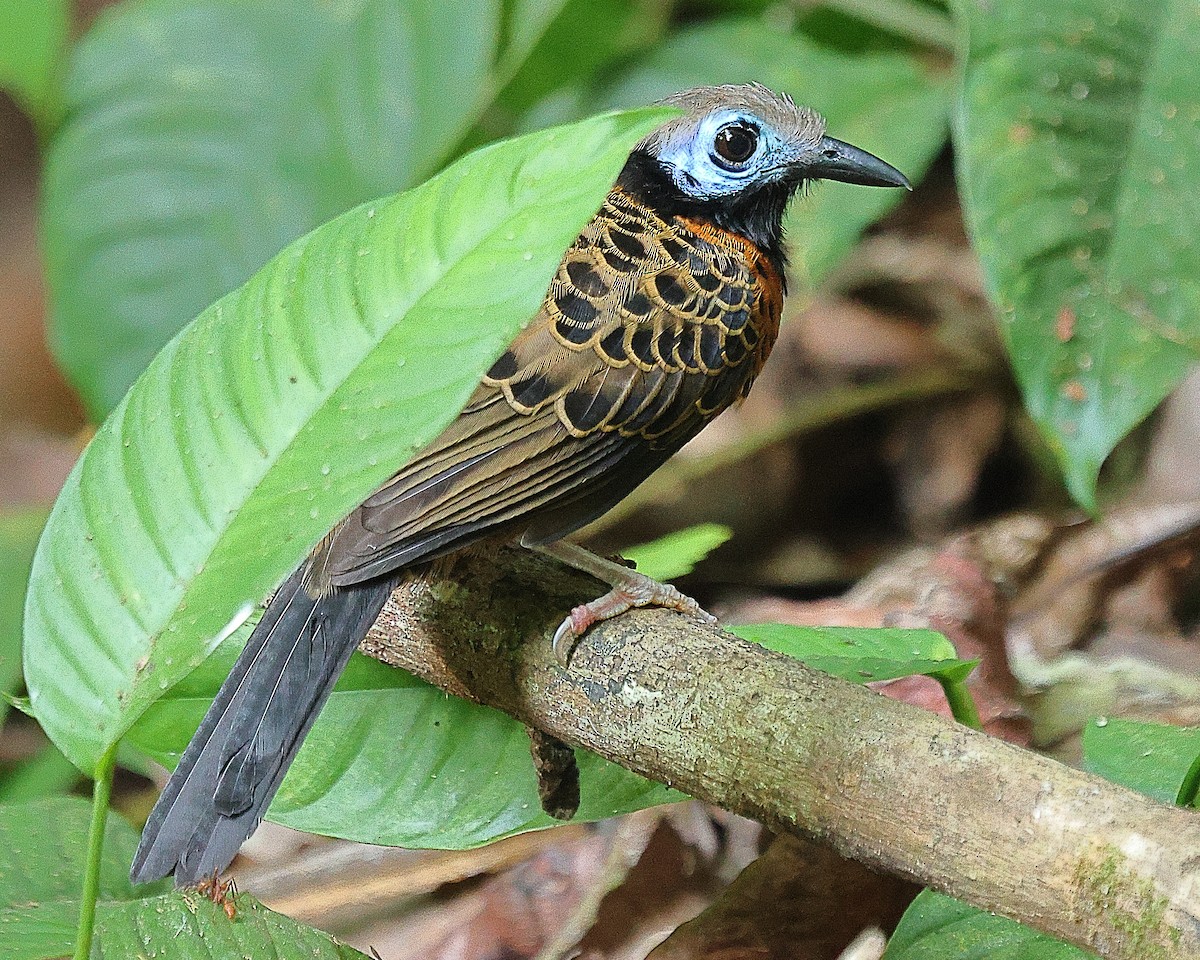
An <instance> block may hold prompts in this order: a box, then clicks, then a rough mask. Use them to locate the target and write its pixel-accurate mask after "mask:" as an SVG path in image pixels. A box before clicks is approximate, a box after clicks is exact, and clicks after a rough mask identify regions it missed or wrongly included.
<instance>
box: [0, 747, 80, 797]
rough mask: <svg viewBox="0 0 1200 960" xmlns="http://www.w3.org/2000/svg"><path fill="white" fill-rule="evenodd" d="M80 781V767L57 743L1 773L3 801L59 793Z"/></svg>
mask: <svg viewBox="0 0 1200 960" xmlns="http://www.w3.org/2000/svg"><path fill="white" fill-rule="evenodd" d="M78 782H79V771H78V770H76V769H75V767H74V765H73V764H72V763H71V761H70V760H68V759H67V758H66V757H64V756H63V754H62V751H61V750H59V749H58V747H56V746H55V745H54V744H52V743H47V744H45V745H44V746H43V747H42V748H41V749H40V750H39V751H38V752H37V753H35V754H34V755H33V756H32V757H30V758H29V759H28V760H26V761H24V762H23V763H21V764H18V765H17V766H15V767H13V768H12V769H11V770H8V771H6V772H5V773H4V774H3V775H2V776H0V803H17V802H19V801H24V800H36V799H39V798H41V797H52V796H59V795H61V794H64V793H66V792H67V791H68V790H70V789H71V788H72V787H73V786H74V785H75V784H76V783H78Z"/></svg>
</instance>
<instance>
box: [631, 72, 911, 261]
mask: <svg viewBox="0 0 1200 960" xmlns="http://www.w3.org/2000/svg"><path fill="white" fill-rule="evenodd" d="M663 103H664V104H666V105H669V106H673V107H678V108H679V109H680V110H682V111H683V113H682V115H681V116H679V117H676V118H675V119H673V120H670V121H669V122H667V123H665V124H663V126H661V127H659V128H658V129H657V130H655V131H654V132H653V133H651V134H650V135H649V136H647V137H646V138H645V139H644V140H642V141H641V143H639V144H638V145H637V147H636V148H635V149H634V152H633V155H632V156H631V158H630V165H629V167H627V170H626V175H625V176H623V178H622V180H623V181H633V183H632V184H631V183H629V182H623V185H624V186H630V185H634V186H639V187H640V188H641V192H642V193H643V194H644V195H646V197H647V199H648V200H649V201H650V202H651V203H652V204H653V205H654V206H655V207H656V209H659V210H660V212H662V213H671V212H683V213H688V214H691V215H701V216H707V217H709V218H711V219H712V220H714V221H715V222H717V223H718V224H719V225H721V226H723V227H726V228H727V229H731V230H735V231H736V232H739V233H742V234H744V235H746V236H749V237H750V239H752V240H754V241H756V242H758V243H759V244H760V245H763V246H765V247H767V248H769V249H770V248H778V245H779V241H780V235H781V226H780V224H781V222H782V218H783V211H784V208H785V207H786V206H787V202H788V200H789V199H790V198H791V196H792V195H793V194H794V193H795V192H796V190H797V189H799V188H800V187H801V186H802V185H803V184H804V183H806V182H808V181H811V180H842V181H844V182H846V183H857V184H863V185H865V186H875V187H905V188H909V183H908V180H907V179H906V178H905V176H904V174H902V173H901V172H900V171H899V170H897V169H896V168H895V167H892V166H891V165H890V164H887V163H884V161H882V160H880V159H879V158H878V157H876V156H873V155H872V154H870V153H867V152H866V151H865V150H860V149H859V148H858V147H854V146H851V145H850V144H848V143H843V142H842V141H841V140H835V139H833V138H832V137H827V136H826V135H825V120H824V118H823V117H821V115H820V114H818V113H817V112H816V111H814V110H810V109H809V108H808V107H802V106H798V105H797V104H796V103H794V102H793V101H792V99H791V98H790V97H788V96H786V95H780V94H777V93H774V92H772V91H771V90H768V89H767V88H766V87H764V86H762V85H760V84H756V83H752V84H725V85H723V86H715V87H696V88H694V89H691V90H685V91H683V92H682V93H677V94H675V95H674V96H671V97H668V98H666V99H665V100H664V101H663Z"/></svg>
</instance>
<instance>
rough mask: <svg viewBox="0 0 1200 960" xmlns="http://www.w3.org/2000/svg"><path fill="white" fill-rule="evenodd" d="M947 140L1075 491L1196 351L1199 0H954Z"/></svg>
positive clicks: (981, 246) (1023, 370)
mask: <svg viewBox="0 0 1200 960" xmlns="http://www.w3.org/2000/svg"><path fill="white" fill-rule="evenodd" d="M957 7H958V12H959V16H960V18H961V21H962V26H963V28H964V30H965V33H966V49H965V53H966V59H965V64H964V71H963V83H962V96H961V99H960V109H959V113H958V116H957V118H956V123H955V146H956V156H957V158H958V163H959V182H960V187H961V189H962V193H963V197H964V201H965V205H966V213H967V220H968V223H969V226H970V230H971V234H972V239H973V241H974V244H975V249H976V250H977V251H978V253H979V256H980V259H981V260H982V262H983V266H984V270H985V273H986V276H987V282H988V286H989V288H990V290H991V294H992V297H993V299H994V300H995V302H996V305H997V306H998V308H999V310H1000V312H1001V321H1002V329H1003V333H1004V337H1005V341H1006V343H1007V345H1008V350H1009V353H1010V354H1011V357H1012V362H1013V366H1014V368H1015V370H1016V373H1017V378H1018V379H1019V381H1020V384H1021V389H1022V391H1023V392H1024V397H1025V404H1026V406H1027V407H1028V408H1029V411H1030V413H1031V415H1032V416H1033V418H1034V420H1036V421H1037V423H1038V425H1039V427H1040V428H1041V430H1042V431H1043V433H1045V435H1046V436H1047V438H1048V439H1049V441H1050V443H1051V445H1052V446H1053V448H1054V450H1055V452H1056V454H1057V456H1058V458H1059V460H1060V462H1061V464H1062V468H1063V470H1064V472H1065V474H1066V479H1067V485H1068V487H1069V488H1070V490H1071V493H1072V495H1073V496H1074V497H1075V499H1076V500H1078V501H1079V502H1080V503H1081V504H1083V505H1085V506H1088V507H1093V506H1094V504H1095V484H1096V478H1097V475H1098V474H1099V471H1100V466H1101V464H1102V463H1103V462H1104V459H1105V457H1107V456H1108V454H1109V452H1110V451H1111V450H1112V449H1113V447H1114V446H1115V445H1116V443H1117V441H1119V440H1120V439H1121V438H1122V437H1123V436H1124V435H1125V434H1126V433H1128V432H1129V430H1130V429H1132V428H1133V426H1134V425H1136V424H1137V423H1138V422H1139V421H1140V420H1141V419H1142V418H1143V417H1145V416H1146V414H1148V413H1149V412H1150V411H1151V410H1153V409H1154V408H1155V406H1157V404H1158V403H1159V401H1160V400H1161V399H1162V398H1163V397H1164V396H1166V394H1167V393H1168V392H1169V391H1170V390H1171V389H1172V388H1173V387H1174V386H1175V384H1177V383H1178V382H1179V380H1180V379H1181V378H1182V377H1183V375H1184V374H1185V373H1186V372H1187V370H1188V368H1189V366H1190V365H1192V364H1193V363H1195V361H1196V357H1197V354H1198V352H1200V246H1198V245H1197V244H1196V243H1195V236H1194V234H1195V226H1196V223H1197V222H1198V221H1200V192H1198V191H1197V190H1196V182H1197V179H1198V178H1200V122H1198V120H1200V113H1198V111H1200V107H1198V106H1197V104H1196V91H1197V90H1198V89H1200V7H1197V5H1196V4H1195V3H1194V2H1192V0H1148V2H1145V3H1136V4H1128V3H1120V2H1118V0H1063V2H1060V3H1054V4H1045V3H1043V2H1041V0H988V2H986V3H985V2H982V0H959V3H958V4H957Z"/></svg>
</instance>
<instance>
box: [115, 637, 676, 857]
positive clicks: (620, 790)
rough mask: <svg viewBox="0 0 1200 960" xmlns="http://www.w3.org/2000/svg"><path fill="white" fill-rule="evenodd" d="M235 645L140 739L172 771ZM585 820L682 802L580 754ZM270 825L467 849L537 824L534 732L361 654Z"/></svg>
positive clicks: (141, 729) (157, 708)
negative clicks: (531, 744) (531, 737)
mask: <svg viewBox="0 0 1200 960" xmlns="http://www.w3.org/2000/svg"><path fill="white" fill-rule="evenodd" d="M238 648H239V644H237V643H234V642H230V643H226V644H223V645H222V646H221V648H220V649H219V650H218V651H217V653H215V654H214V655H213V656H212V657H210V658H209V659H208V660H207V661H205V662H204V663H203V664H202V665H201V666H200V667H199V668H198V669H197V670H195V671H194V672H193V673H192V674H191V675H190V676H189V677H187V679H185V680H184V681H183V682H182V683H180V684H177V685H176V686H175V687H174V688H173V689H172V690H171V691H170V692H169V693H167V694H166V696H164V697H163V698H161V699H160V700H158V702H156V703H155V704H154V705H153V706H152V707H151V708H150V709H149V710H147V711H146V713H145V714H144V715H143V716H142V718H141V719H140V720H139V721H138V722H137V723H136V724H135V725H134V726H133V728H132V729H131V730H130V731H129V734H128V738H129V740H130V741H131V742H132V743H133V744H134V745H135V746H137V747H139V748H140V749H142V750H144V751H145V752H146V753H148V754H150V755H151V756H154V757H155V758H156V759H158V760H160V761H161V762H163V763H165V764H168V765H171V766H173V765H174V764H175V762H176V761H177V760H178V758H179V754H180V753H181V752H182V750H183V748H184V746H185V745H186V744H187V741H188V739H189V738H190V737H191V735H192V732H193V731H194V730H195V729H196V726H197V725H198V724H199V722H200V718H201V717H202V716H203V715H204V711H205V710H207V709H208V705H209V703H210V701H211V700H212V698H213V696H214V695H215V694H216V691H217V688H218V687H219V686H220V684H221V681H222V680H223V679H224V678H225V675H226V674H227V673H228V672H229V669H230V667H231V666H232V665H233V659H234V657H236V655H237V653H238ZM578 760H579V766H580V779H581V793H582V803H581V806H580V810H579V814H578V815H577V819H578V820H599V819H603V818H605V817H610V816H614V815H616V814H619V813H628V812H630V811H632V810H639V809H641V808H643V807H648V806H653V805H655V804H660V803H670V802H673V801H676V800H680V799H683V797H682V795H681V794H678V793H675V792H674V791H671V790H668V789H667V788H666V787H663V786H661V785H659V784H656V783H651V782H650V781H648V780H644V779H642V778H641V777H638V776H635V775H634V774H632V773H629V772H628V771H626V770H624V769H622V768H621V767H618V766H616V765H615V764H611V763H608V762H607V761H605V760H602V759H600V758H599V757H597V756H595V755H593V754H590V753H587V752H585V751H579V752H578ZM269 817H270V819H271V820H273V821H275V822H277V823H283V824H287V825H288V826H291V827H295V828H296V829H299V830H307V831H310V832H314V833H322V834H326V835H332V836H339V837H345V838H348V839H353V840H360V841H363V842H367V843H379V844H387V845H391V846H404V847H435V848H439V849H463V848H467V847H472V846H478V845H480V844H483V843H488V842H490V841H492V840H495V839H498V838H500V837H504V836H508V835H510V834H513V833H519V832H522V831H525V830H530V829H535V828H538V827H547V826H551V825H553V824H554V823H556V822H557V821H554V820H551V819H550V818H549V817H547V816H546V815H545V814H543V813H542V811H541V806H540V804H539V802H538V796H537V783H536V779H535V776H534V772H533V765H532V764H531V763H530V759H529V737H528V735H527V734H526V733H525V730H524V728H523V727H522V726H521V725H520V724H518V723H517V722H516V721H514V720H512V719H511V718H509V717H507V716H505V715H504V714H502V713H499V712H498V711H495V710H491V709H488V708H487V707H481V706H478V705H476V704H472V703H467V702H466V701H465V700H460V699H458V698H456V697H448V696H447V695H446V694H445V693H443V692H442V691H441V690H439V689H437V688H436V687H432V686H430V685H429V684H427V683H425V682H423V681H421V680H418V679H416V678H415V677H413V676H412V675H410V674H408V673H406V672H405V671H403V670H398V669H395V668H393V667H388V666H385V665H384V664H381V663H379V662H378V661H375V660H371V659H368V658H367V657H363V656H359V655H357V654H356V655H355V656H354V657H353V658H352V659H351V661H350V665H349V667H348V668H347V670H346V672H345V674H343V676H342V678H341V680H340V681H339V682H338V685H337V688H336V689H335V691H334V693H333V695H332V696H331V697H330V699H329V702H328V703H327V704H326V706H325V708H324V709H323V710H322V712H321V716H320V717H319V718H318V720H317V722H316V724H315V725H314V726H313V729H312V731H311V732H310V733H309V735H308V737H307V739H306V740H305V742H304V745H303V746H302V747H301V748H300V753H299V755H298V756H297V757H296V761H295V763H294V764H293V765H292V768H291V769H290V770H289V771H288V775H287V778H286V779H285V780H284V782H283V786H282V788H281V789H280V792H279V794H278V795H277V796H276V798H275V801H274V802H273V803H272V805H271V811H270V814H269Z"/></svg>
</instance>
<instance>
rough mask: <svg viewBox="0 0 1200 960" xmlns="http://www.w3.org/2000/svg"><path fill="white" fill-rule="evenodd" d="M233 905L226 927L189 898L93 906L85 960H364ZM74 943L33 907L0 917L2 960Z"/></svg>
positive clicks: (57, 951)
mask: <svg viewBox="0 0 1200 960" xmlns="http://www.w3.org/2000/svg"><path fill="white" fill-rule="evenodd" d="M234 903H235V908H236V916H235V918H234V919H233V920H230V919H229V917H228V916H226V914H225V911H224V909H223V908H222V907H221V906H220V905H219V904H216V903H213V902H212V901H211V900H209V899H208V898H206V897H205V896H203V895H202V894H199V893H196V892H194V891H189V892H186V893H183V892H177V893H167V894H163V895H161V896H157V897H152V898H148V899H144V900H134V901H130V902H126V903H118V902H114V901H107V902H101V903H100V904H99V905H98V906H97V910H96V934H95V940H94V941H93V943H92V952H91V957H92V960H129V958H130V957H156V956H157V957H169V958H170V960H226V958H232V957H271V958H274V960H366V957H365V955H364V954H362V953H359V952H358V951H357V950H354V949H352V948H350V947H347V946H346V945H345V944H342V943H338V941H337V940H335V939H333V937H331V936H329V935H328V934H326V933H322V932H321V931H319V930H313V929H312V928H311V927H306V926H304V925H302V924H299V923H296V922H295V921H294V920H290V919H288V918H287V917H285V916H283V915H281V914H278V913H274V912H273V911H271V910H268V909H267V908H266V907H264V906H263V905H262V904H260V903H258V902H257V901H256V900H254V899H253V898H251V897H249V896H244V895H242V896H238V897H237V898H236V900H235V901H234ZM10 932H11V936H10V935H9V934H10ZM74 939H75V931H74V930H73V929H71V928H69V927H67V926H65V925H63V924H62V923H60V922H59V921H58V920H57V918H56V917H54V916H52V915H49V914H47V912H46V911H45V910H43V909H42V908H41V907H37V906H33V907H26V908H24V909H22V910H17V911H14V914H13V916H11V917H7V918H6V917H3V916H0V946H4V947H7V948H8V949H7V951H6V952H5V954H4V956H5V957H7V958H9V960H44V958H49V957H61V956H63V955H64V954H69V953H70V951H71V949H72V946H73V944H74Z"/></svg>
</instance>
